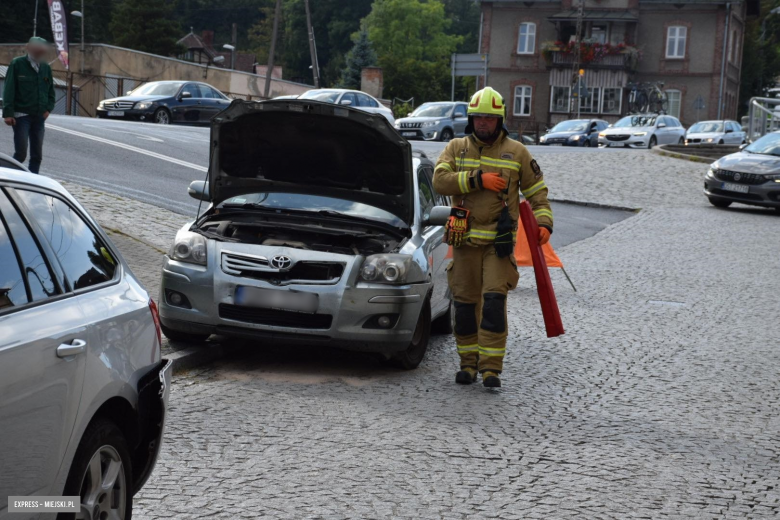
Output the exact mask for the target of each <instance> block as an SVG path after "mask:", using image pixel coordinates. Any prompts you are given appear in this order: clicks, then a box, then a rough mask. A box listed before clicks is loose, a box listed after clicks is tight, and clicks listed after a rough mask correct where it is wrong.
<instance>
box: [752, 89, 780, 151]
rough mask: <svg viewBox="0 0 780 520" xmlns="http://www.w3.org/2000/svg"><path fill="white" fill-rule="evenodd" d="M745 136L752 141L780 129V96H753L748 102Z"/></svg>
mask: <svg viewBox="0 0 780 520" xmlns="http://www.w3.org/2000/svg"><path fill="white" fill-rule="evenodd" d="M748 107H749V111H748V121H747V138H748V141H750V142H753V141H755V140H756V139H758V138H759V137H762V136H764V135H766V134H768V133H770V132H775V131H777V130H780V98H765V97H754V98H751V99H750V103H748Z"/></svg>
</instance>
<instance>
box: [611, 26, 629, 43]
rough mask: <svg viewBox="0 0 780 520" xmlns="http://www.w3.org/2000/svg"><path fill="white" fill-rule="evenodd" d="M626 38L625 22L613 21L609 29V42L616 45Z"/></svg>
mask: <svg viewBox="0 0 780 520" xmlns="http://www.w3.org/2000/svg"><path fill="white" fill-rule="evenodd" d="M625 40H626V24H624V23H613V24H612V27H611V28H610V31H609V43H611V44H612V45H617V44H619V43H623V42H624V41H625Z"/></svg>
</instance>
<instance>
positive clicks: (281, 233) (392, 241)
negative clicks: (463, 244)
mask: <svg viewBox="0 0 780 520" xmlns="http://www.w3.org/2000/svg"><path fill="white" fill-rule="evenodd" d="M215 217H217V218H214V217H212V218H210V219H208V220H207V221H205V222H203V223H201V224H200V227H199V230H200V232H201V233H203V234H204V235H206V236H208V237H209V238H214V239H217V240H224V241H227V242H237V243H241V244H257V245H263V246H275V247H291V248H295V249H305V250H310V251H322V252H325V253H337V254H343V255H372V254H378V253H389V252H393V251H395V250H396V249H397V248H398V246H399V239H398V238H397V237H394V236H392V235H391V234H389V233H383V232H381V231H379V230H377V229H373V228H370V227H366V226H340V225H339V226H335V225H333V224H330V223H327V222H310V223H305V224H303V223H295V222H284V223H283V224H281V223H280V222H272V221H264V220H265V219H263V221H256V220H247V219H244V218H232V219H229V218H226V217H227V216H219V215H215Z"/></svg>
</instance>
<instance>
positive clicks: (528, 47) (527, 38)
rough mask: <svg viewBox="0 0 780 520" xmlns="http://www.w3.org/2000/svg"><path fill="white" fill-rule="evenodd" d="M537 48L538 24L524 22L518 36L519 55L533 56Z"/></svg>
mask: <svg viewBox="0 0 780 520" xmlns="http://www.w3.org/2000/svg"><path fill="white" fill-rule="evenodd" d="M535 48H536V24H535V23H530V22H523V23H521V24H520V29H519V30H518V34H517V54H533V53H534V49H535Z"/></svg>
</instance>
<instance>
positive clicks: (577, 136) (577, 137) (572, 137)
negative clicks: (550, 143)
mask: <svg viewBox="0 0 780 520" xmlns="http://www.w3.org/2000/svg"><path fill="white" fill-rule="evenodd" d="M580 137H582V136H581V135H573V136H571V137H569V141H579V140H580Z"/></svg>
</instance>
